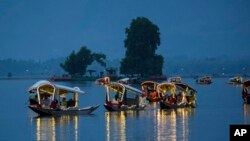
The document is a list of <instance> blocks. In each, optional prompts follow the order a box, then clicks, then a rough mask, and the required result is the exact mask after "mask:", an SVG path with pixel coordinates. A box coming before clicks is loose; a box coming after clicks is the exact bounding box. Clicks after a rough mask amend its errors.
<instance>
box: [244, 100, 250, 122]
mask: <svg viewBox="0 0 250 141" xmlns="http://www.w3.org/2000/svg"><path fill="white" fill-rule="evenodd" d="M243 114H244V124H249V123H250V104H245V103H244V104H243Z"/></svg>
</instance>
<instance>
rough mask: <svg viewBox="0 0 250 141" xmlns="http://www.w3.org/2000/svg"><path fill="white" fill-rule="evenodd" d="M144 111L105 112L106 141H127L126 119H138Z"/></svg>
mask: <svg viewBox="0 0 250 141" xmlns="http://www.w3.org/2000/svg"><path fill="white" fill-rule="evenodd" d="M140 112H142V111H121V112H105V120H106V140H107V141H112V140H120V141H126V140H127V139H126V126H127V125H126V117H127V116H135V117H138V116H139V113H140Z"/></svg>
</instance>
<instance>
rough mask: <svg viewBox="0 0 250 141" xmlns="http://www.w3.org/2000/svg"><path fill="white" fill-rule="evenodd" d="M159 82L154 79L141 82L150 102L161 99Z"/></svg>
mask: <svg viewBox="0 0 250 141" xmlns="http://www.w3.org/2000/svg"><path fill="white" fill-rule="evenodd" d="M157 85H158V83H157V82H154V81H144V82H142V83H141V89H142V92H143V94H144V95H146V97H147V100H148V101H149V102H157V101H159V100H160V98H159V96H158V94H157V91H156V87H157Z"/></svg>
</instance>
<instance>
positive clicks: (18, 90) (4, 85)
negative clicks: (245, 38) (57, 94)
mask: <svg viewBox="0 0 250 141" xmlns="http://www.w3.org/2000/svg"><path fill="white" fill-rule="evenodd" d="M227 80H228V79H225V78H223V79H221V78H217V79H213V84H212V85H197V84H195V82H194V80H193V79H184V81H185V82H186V83H188V84H190V85H191V86H192V87H194V88H195V89H196V90H197V91H198V94H197V99H198V106H197V108H195V109H192V108H184V109H177V110H160V109H159V105H158V104H157V103H154V104H151V105H148V107H147V109H146V110H144V111H137V112H133V111H128V112H107V111H106V110H105V109H104V107H103V106H102V104H103V103H104V100H105V89H104V88H103V87H101V86H98V85H95V84H94V82H73V83H72V82H71V83H70V82H63V83H61V84H65V85H69V86H78V87H80V88H81V89H82V90H84V91H85V92H86V93H87V94H86V95H83V96H80V106H81V107H84V106H89V105H94V104H101V106H100V107H99V109H97V110H96V111H95V112H94V113H93V114H92V115H85V116H61V117H42V118H41V117H37V115H36V114H35V113H33V112H32V111H30V110H29V109H28V108H27V104H28V102H27V99H28V97H29V95H28V92H27V89H28V87H29V86H31V85H32V84H33V83H35V82H36V81H37V80H0V94H1V98H0V107H1V108H0V109H1V112H0V114H1V115H0V141H8V140H24V141H28V140H31V141H33V140H50V141H55V140H60V141H64V140H70V141H74V140H75V141H80V140H85V141H86V140H98V141H100V140H107V141H113V140H119V141H120V140H122V141H125V140H128V141H131V140H136V141H139V140H147V141H151V140H163V141H166V140H168V141H175V140H181V141H182V140H183V141H188V140H189V141H200V140H203V141H204V140H206V141H211V140H221V141H224V140H225V141H228V140H229V125H230V124H250V105H244V104H243V103H242V99H241V90H242V88H241V86H233V85H228V84H226V81H227Z"/></svg>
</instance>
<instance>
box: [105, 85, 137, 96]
mask: <svg viewBox="0 0 250 141" xmlns="http://www.w3.org/2000/svg"><path fill="white" fill-rule="evenodd" d="M107 87H109V88H110V89H112V90H113V91H115V92H119V93H122V94H123V93H124V92H125V90H127V91H128V92H131V93H132V94H136V95H139V94H142V91H141V90H139V89H136V88H134V87H131V86H129V85H126V84H121V83H117V82H112V83H110V84H109V85H108V86H107Z"/></svg>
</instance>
